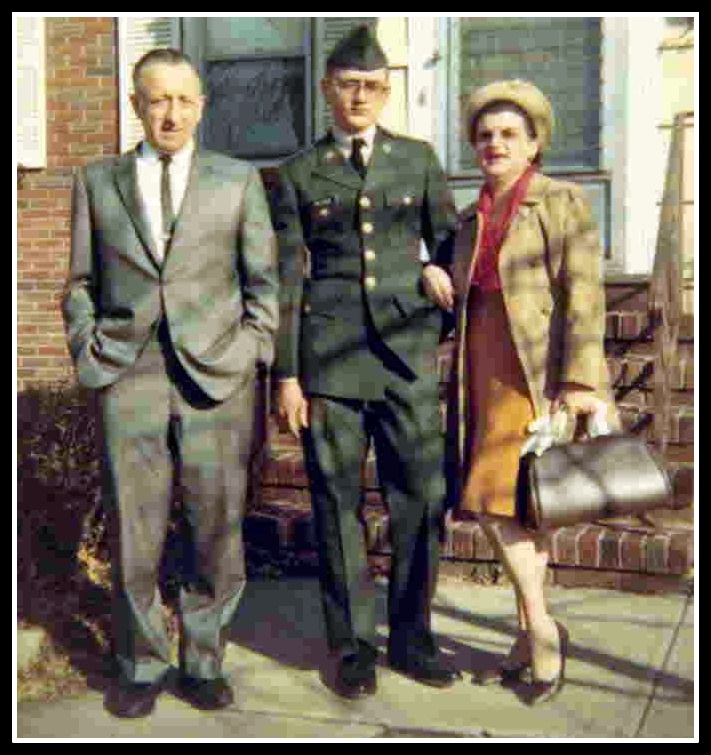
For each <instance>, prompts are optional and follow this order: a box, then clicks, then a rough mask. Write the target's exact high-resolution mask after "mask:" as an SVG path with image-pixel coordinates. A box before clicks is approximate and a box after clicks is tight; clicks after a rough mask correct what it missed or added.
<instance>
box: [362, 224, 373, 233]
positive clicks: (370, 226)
mask: <svg viewBox="0 0 711 755" xmlns="http://www.w3.org/2000/svg"><path fill="white" fill-rule="evenodd" d="M360 230H361V231H363V233H365V234H366V235H367V234H371V233H372V232H373V230H374V226H373V224H372V223H369V222H365V223H363V224H362V225H361V227H360Z"/></svg>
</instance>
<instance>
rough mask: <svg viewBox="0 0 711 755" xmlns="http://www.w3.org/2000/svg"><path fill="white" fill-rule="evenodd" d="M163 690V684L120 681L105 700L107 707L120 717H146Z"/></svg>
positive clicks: (110, 711)
mask: <svg viewBox="0 0 711 755" xmlns="http://www.w3.org/2000/svg"><path fill="white" fill-rule="evenodd" d="M161 690H162V684H160V683H156V684H135V683H132V682H127V681H120V682H118V684H117V685H116V686H115V687H114V688H113V689H111V690H110V691H109V692H108V694H107V696H106V701H105V707H106V709H107V710H108V711H109V713H112V714H113V715H114V716H118V717H119V718H144V717H145V716H148V715H150V714H151V713H152V712H153V710H154V709H155V707H156V699H157V698H158V695H159V694H160V692H161Z"/></svg>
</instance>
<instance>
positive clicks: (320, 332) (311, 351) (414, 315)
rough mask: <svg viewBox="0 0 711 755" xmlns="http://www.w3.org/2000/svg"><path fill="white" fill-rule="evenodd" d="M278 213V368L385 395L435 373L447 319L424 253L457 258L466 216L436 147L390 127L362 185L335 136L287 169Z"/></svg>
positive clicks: (340, 389) (345, 390) (317, 387)
mask: <svg viewBox="0 0 711 755" xmlns="http://www.w3.org/2000/svg"><path fill="white" fill-rule="evenodd" d="M273 219H274V226H275V229H276V231H277V236H278V238H279V264H280V272H281V330H280V336H279V339H278V345H277V361H276V371H277V373H278V374H279V375H281V376H298V377H299V379H300V381H301V384H302V386H303V387H304V388H305V390H306V391H307V393H320V394H323V395H331V396H348V397H355V398H377V397H378V396H381V395H382V391H383V390H384V388H385V386H386V384H387V381H388V380H389V379H390V378H393V379H396V380H397V379H404V380H407V381H410V382H412V381H414V380H415V379H416V378H417V377H418V376H420V375H422V374H423V373H424V372H427V371H429V372H433V371H434V370H435V362H436V349H437V342H438V339H439V334H440V327H441V315H440V313H439V311H438V309H437V307H436V306H435V305H434V304H432V303H431V302H430V301H429V300H428V299H427V298H426V297H425V295H424V293H423V290H422V250H423V244H424V248H426V249H427V250H428V254H429V256H430V259H431V260H432V261H433V262H435V263H437V264H442V265H444V266H446V265H448V263H449V259H445V257H446V253H445V251H444V250H445V249H449V256H450V257H451V243H450V244H447V243H446V242H447V241H448V240H449V241H450V242H451V239H452V236H453V233H454V225H455V219H456V218H455V211H454V205H453V201H452V198H451V194H450V192H449V190H448V187H447V184H446V181H445V177H444V175H443V173H442V170H441V168H440V166H439V163H438V160H437V158H436V156H435V154H434V151H433V150H432V148H431V147H430V146H429V145H428V144H426V143H424V142H421V141H417V140H414V139H410V138H405V137H400V136H394V135H392V134H390V133H388V132H387V131H384V130H382V129H379V130H378V132H377V134H376V138H375V141H374V147H373V154H372V156H371V159H370V162H369V165H368V172H367V175H366V178H365V180H363V179H362V178H361V177H360V176H359V175H358V174H357V172H356V171H355V170H354V169H353V168H352V167H351V166H350V164H349V163H348V161H347V160H345V159H344V157H343V155H342V154H341V152H340V151H339V150H338V149H337V148H336V146H335V143H334V141H333V139H332V137H330V136H326V137H325V138H323V139H321V140H320V141H318V142H317V143H316V144H315V145H314V146H313V147H311V148H310V149H308V150H306V151H304V152H302V153H300V154H298V155H296V156H294V157H293V158H291V159H290V160H288V161H287V162H286V163H285V164H284V165H283V166H282V168H281V170H280V180H279V185H278V188H277V189H276V190H275V192H274V202H273ZM384 364H385V365H387V368H386V369H383V365H384Z"/></svg>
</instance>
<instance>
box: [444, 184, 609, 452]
mask: <svg viewBox="0 0 711 755" xmlns="http://www.w3.org/2000/svg"><path fill="white" fill-rule="evenodd" d="M478 225H479V222H478V218H477V213H476V205H471V206H470V207H468V208H466V209H465V210H463V211H462V212H461V214H460V219H459V225H458V230H457V235H456V239H455V252H454V261H453V266H452V278H453V282H454V287H455V296H456V334H455V339H456V355H455V363H454V373H453V377H454V384H455V385H454V387H455V391H454V392H453V399H454V402H453V405H452V407H451V408H452V409H453V411H452V413H451V415H450V418H451V419H452V424H451V425H450V427H451V428H452V430H453V431H454V432H456V433H457V435H458V438H459V441H460V442H459V448H460V450H461V449H462V448H463V447H464V446H463V445H462V444H463V443H464V438H465V436H466V434H467V432H469V431H471V428H467V427H466V423H465V419H466V417H467V414H466V412H465V410H464V409H465V396H466V385H465V380H466V372H465V364H466V360H465V348H466V331H467V298H468V295H469V290H470V285H471V283H470V282H471V278H472V273H473V271H474V265H475V262H476V250H477V247H478V238H477V228H478ZM499 275H500V277H501V284H502V293H503V297H504V303H505V306H506V313H507V315H508V321H509V327H510V328H511V335H512V338H513V342H514V344H515V346H516V351H517V353H518V356H519V359H520V361H521V366H522V369H523V372H524V375H525V376H526V381H527V384H528V389H529V392H530V395H531V399H532V401H533V405H534V408H535V412H536V415H537V416H545V415H547V414H548V413H549V411H550V403H551V400H552V399H553V398H555V397H556V396H557V395H558V393H559V391H560V389H561V387H562V386H563V385H564V384H566V383H578V384H582V385H585V386H588V387H590V388H592V389H594V390H595V391H596V392H597V393H598V395H599V396H600V397H601V398H602V399H603V400H605V401H607V403H608V406H609V412H608V414H609V418H610V420H611V421H612V423H613V424H616V423H617V416H616V410H615V405H614V401H613V399H612V395H611V392H610V387H609V373H608V368H607V362H606V359H605V351H604V332H605V292H604V288H603V283H602V249H601V246H600V238H599V234H598V231H597V228H596V227H595V223H594V221H593V219H592V215H591V212H590V207H589V204H588V201H587V199H586V197H585V194H584V191H583V189H581V188H580V187H579V186H578V185H576V184H573V183H568V182H564V181H558V180H554V179H551V178H548V177H547V176H544V175H541V174H538V175H536V176H535V177H534V178H533V180H532V181H531V183H530V185H529V187H528V191H527V194H526V196H525V197H524V199H523V202H522V204H521V207H520V209H519V212H518V214H517V216H516V217H515V218H514V219H513V221H512V224H511V227H510V228H509V231H508V234H507V236H506V239H505V240H504V243H503V245H502V247H501V250H500V252H499ZM479 358H481V359H485V358H486V355H485V354H481V355H479Z"/></svg>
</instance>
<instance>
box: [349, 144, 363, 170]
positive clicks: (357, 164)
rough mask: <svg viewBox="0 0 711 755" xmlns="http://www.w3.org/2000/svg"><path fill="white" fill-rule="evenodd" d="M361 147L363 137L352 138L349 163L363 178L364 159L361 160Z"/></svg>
mask: <svg viewBox="0 0 711 755" xmlns="http://www.w3.org/2000/svg"><path fill="white" fill-rule="evenodd" d="M363 147H365V139H358V138H356V139H353V143H352V149H351V157H350V160H351V165H352V166H353V167H354V168H355V169H356V171H357V172H358V175H359V176H360V177H361V178H365V172H366V167H365V161H364V160H363Z"/></svg>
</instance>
